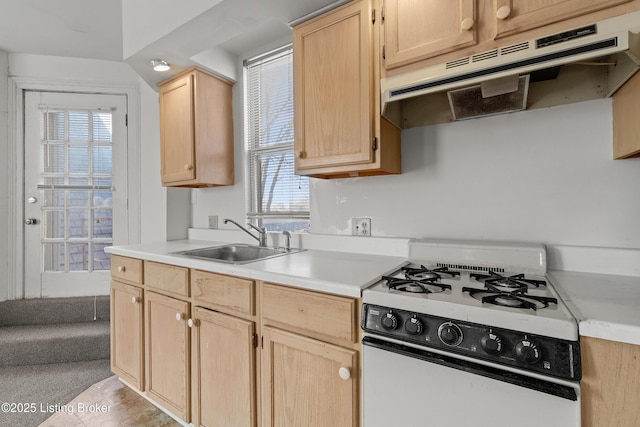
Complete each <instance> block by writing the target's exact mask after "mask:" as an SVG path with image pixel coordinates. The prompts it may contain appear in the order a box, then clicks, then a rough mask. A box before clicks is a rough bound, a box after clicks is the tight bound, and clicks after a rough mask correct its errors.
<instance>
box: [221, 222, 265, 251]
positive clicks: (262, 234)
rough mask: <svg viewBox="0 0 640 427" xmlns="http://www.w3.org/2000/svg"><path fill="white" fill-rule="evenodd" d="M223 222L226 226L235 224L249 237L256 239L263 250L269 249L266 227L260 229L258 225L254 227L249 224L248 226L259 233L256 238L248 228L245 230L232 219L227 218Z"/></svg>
mask: <svg viewBox="0 0 640 427" xmlns="http://www.w3.org/2000/svg"><path fill="white" fill-rule="evenodd" d="M223 222H224V223H225V224H227V223H229V222H230V223H232V224H235V225H236V226H237V227H238V228H239V229H240V230H242V231H244V232H245V233H247V234H248V235H249V236H251V237H253V238H254V239H256V240H257V241H258V245H260V247H261V248H266V247H267V230H266V229H265V228H264V227H258V226H257V225H253V224H251V223H250V222H249V223H247V225H248V226H249V227H251V228H253V229H254V230H256V231H257V232H258V236H255V235H254V234H253V233H252V232H250V231H249V230H247V229H246V228H244V227H243V226H241V225H240V224H238V223H237V222H235V221H234V220H232V219H229V218H225V219H224V221H223Z"/></svg>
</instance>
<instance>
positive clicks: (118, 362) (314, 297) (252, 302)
mask: <svg viewBox="0 0 640 427" xmlns="http://www.w3.org/2000/svg"><path fill="white" fill-rule="evenodd" d="M114 259H117V258H116V257H114ZM121 261H123V262H121V263H120V264H122V265H123V266H124V268H123V269H122V270H123V271H120V272H119V273H118V270H117V269H116V273H117V274H120V276H122V277H120V278H118V277H119V276H118V275H117V274H113V275H112V278H113V281H112V286H111V307H112V316H111V319H112V320H111V327H112V337H111V339H112V370H113V372H114V373H116V374H117V375H119V376H120V377H121V378H122V379H123V380H124V381H125V382H126V383H127V384H128V385H129V386H131V387H134V388H137V389H138V390H139V391H141V392H143V393H144V394H145V395H146V396H147V397H148V398H149V400H151V401H153V402H154V403H156V404H157V405H158V406H160V407H162V408H163V409H165V410H167V411H169V412H171V413H172V414H173V415H175V416H177V417H178V418H180V419H182V420H183V421H185V422H187V423H192V424H193V425H194V426H207V427H223V426H224V427H228V426H234V427H257V426H265V427H267V426H269V427H272V426H273V427H276V426H279V427H280V426H305V427H324V426H327V427H335V426H340V427H350V426H352V427H357V426H359V425H360V365H359V359H360V356H359V354H360V343H359V338H360V335H359V328H358V320H359V313H360V310H359V307H360V301H359V300H358V299H357V298H351V297H343V296H337V295H329V294H325V293H322V292H315V291H309V290H302V289H296V288H293V287H289V286H283V285H277V284H271V283H261V282H256V281H254V280H251V279H246V278H242V277H232V276H225V275H221V274H216V273H210V272H205V271H198V270H189V269H187V268H185V267H177V266H172V265H167V264H159V263H153V262H150V261H144V263H143V262H142V261H141V260H133V259H125V260H121ZM124 261H127V262H129V264H131V265H130V266H129V264H127V265H126V266H125V262H124ZM134 261H137V263H135V262H134ZM131 266H135V267H137V268H133V267H131ZM143 270H144V275H143V274H142V272H143ZM125 273H126V274H127V276H123V274H125ZM143 276H144V280H143ZM125 282H128V283H125Z"/></svg>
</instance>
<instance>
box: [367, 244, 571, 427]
mask: <svg viewBox="0 0 640 427" xmlns="http://www.w3.org/2000/svg"><path fill="white" fill-rule="evenodd" d="M545 273H546V254H545V248H544V246H543V245H540V244H529V243H489V242H462V241H435V240H429V241H413V242H411V243H410V262H409V263H408V264H407V265H406V266H404V267H402V268H401V269H399V270H398V271H396V272H394V273H393V274H391V275H389V276H384V277H382V278H381V280H380V281H379V282H378V283H376V284H374V285H373V286H371V287H370V288H368V289H366V290H365V291H364V292H363V314H362V328H363V330H364V338H363V384H364V390H363V408H364V409H363V419H364V425H365V427H375V426H388V425H403V426H421V425H427V424H425V422H426V421H425V420H427V419H428V420H429V422H430V424H429V425H438V426H458V425H467V423H468V424H469V425H471V424H473V425H476V426H507V425H509V426H510V425H514V424H518V425H521V426H529V425H531V426H533V425H557V426H579V425H580V387H579V380H580V378H581V365H580V346H579V342H578V328H577V323H576V320H575V319H574V317H573V316H572V315H571V313H570V311H569V310H568V309H567V307H566V306H565V304H564V303H563V302H562V300H561V299H560V298H559V297H558V294H557V293H556V291H555V290H554V289H553V285H552V284H551V283H549V281H548V279H547V278H546V277H545ZM392 396H394V397H392ZM390 398H393V401H394V405H391V407H389V405H388V402H389V399H390ZM385 402H387V405H385ZM497 403H499V408H500V409H497V406H496V404H497ZM425 405H428V406H429V408H430V409H429V410H428V411H427V412H426V413H427V414H428V418H425V410H424V406H425ZM540 405H543V406H540ZM456 408H458V409H456ZM533 408H541V409H540V410H539V411H538V410H536V412H535V416H534V417H531V416H530V415H525V414H528V413H529V414H530V412H531V409H533ZM496 411H498V412H496ZM514 420H517V422H514Z"/></svg>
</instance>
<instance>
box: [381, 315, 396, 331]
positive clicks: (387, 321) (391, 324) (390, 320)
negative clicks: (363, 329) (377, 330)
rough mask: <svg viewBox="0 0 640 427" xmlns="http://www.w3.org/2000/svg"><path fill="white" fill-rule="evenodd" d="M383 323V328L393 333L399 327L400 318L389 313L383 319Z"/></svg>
mask: <svg viewBox="0 0 640 427" xmlns="http://www.w3.org/2000/svg"><path fill="white" fill-rule="evenodd" d="M381 323H382V327H383V328H385V329H386V330H387V331H393V330H394V329H395V328H397V327H398V318H397V317H396V315H395V314H393V313H392V312H391V311H389V312H387V314H385V315H384V316H383V317H382V320H381Z"/></svg>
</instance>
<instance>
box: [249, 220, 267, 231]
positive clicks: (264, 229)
mask: <svg viewBox="0 0 640 427" xmlns="http://www.w3.org/2000/svg"><path fill="white" fill-rule="evenodd" d="M247 226H249V227H251V228H253V229H254V230H256V231H257V232H259V233H266V232H267V229H266V228H264V227H261V226H259V225H253V224H251V223H250V222H248V223H247Z"/></svg>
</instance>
